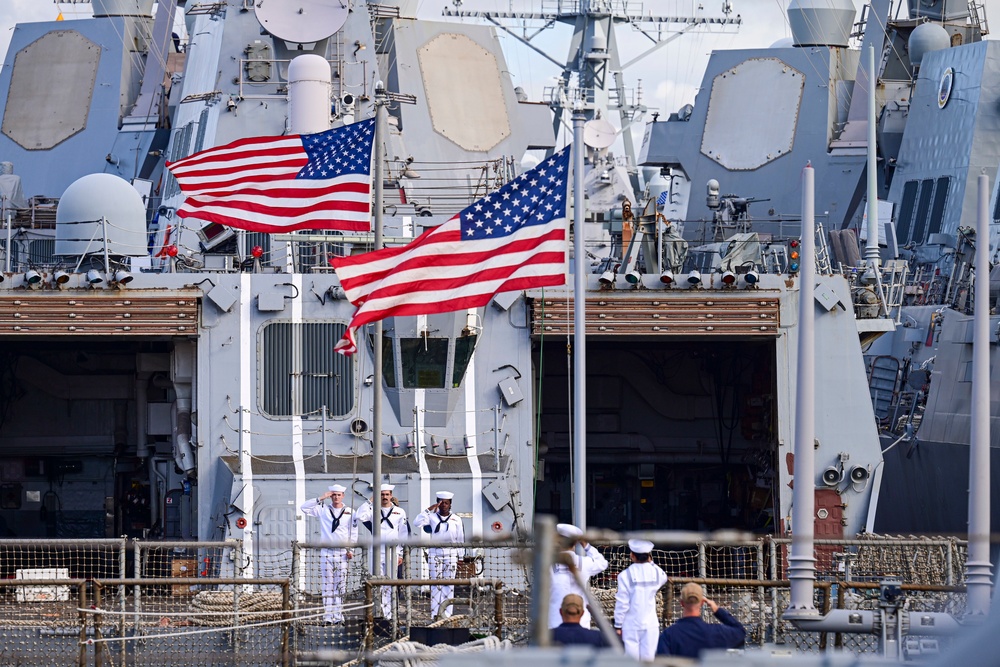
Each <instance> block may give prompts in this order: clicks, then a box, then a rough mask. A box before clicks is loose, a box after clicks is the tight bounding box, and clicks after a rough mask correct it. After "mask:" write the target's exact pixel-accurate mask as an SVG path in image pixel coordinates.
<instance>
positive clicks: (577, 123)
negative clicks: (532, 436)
mask: <svg viewBox="0 0 1000 667" xmlns="http://www.w3.org/2000/svg"><path fill="white" fill-rule="evenodd" d="M583 122H584V115H583V112H582V111H580V110H578V111H577V112H576V113H574V114H573V149H572V150H573V255H574V257H573V348H574V350H573V352H574V354H573V478H572V489H571V494H572V498H573V523H574V524H576V525H577V526H579V527H580V528H586V527H587V331H586V321H587V318H586V314H587V312H586V303H587V266H586V258H587V252H586V249H585V248H584V236H585V234H584V233H583V224H584V223H583V207H584V202H583V150H584V149H583Z"/></svg>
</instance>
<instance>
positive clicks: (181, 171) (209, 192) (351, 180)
mask: <svg viewBox="0 0 1000 667" xmlns="http://www.w3.org/2000/svg"><path fill="white" fill-rule="evenodd" d="M374 138H375V120H374V119H371V120H365V121H361V122H358V123H354V124H353V125H345V126H344V127H340V128H337V129H334V130H328V131H326V132H319V133H317V134H290V135H287V136H282V137H252V138H248V139H240V140H238V141H234V142H232V143H230V144H226V145H225V146H216V147H215V148H209V149H207V150H204V151H200V152H198V153H195V154H194V155H191V156H189V157H186V158H183V159H181V160H177V161H176V162H168V163H167V169H169V170H170V172H171V173H172V174H173V175H174V178H176V179H177V184H178V185H179V186H180V188H181V192H183V193H184V195H185V196H186V199H185V200H184V203H183V204H182V205H181V207H180V208H179V209H178V210H177V215H179V216H180V217H182V218H187V217H191V218H197V219H199V220H205V221H207V222H217V223H219V224H222V225H226V226H229V227H238V228H240V229H248V230H251V231H255V232H290V231H294V230H296V229H339V230H341V231H368V230H369V229H371V162H372V145H373V140H374Z"/></svg>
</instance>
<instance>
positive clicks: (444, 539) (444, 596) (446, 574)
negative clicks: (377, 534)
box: [413, 491, 465, 618]
mask: <svg viewBox="0 0 1000 667" xmlns="http://www.w3.org/2000/svg"><path fill="white" fill-rule="evenodd" d="M436 495H437V502H436V503H434V504H433V505H431V506H430V507H428V508H427V509H425V510H424V511H423V512H421V513H420V514H418V515H417V516H416V517H414V519H413V527H414V528H417V529H420V530H422V531H423V532H424V533H426V534H427V535H428V536H429V537H430V540H431V542H436V543H438V544H462V543H463V542H465V527H464V526H463V525H462V519H461V518H459V517H458V516H457V515H455V514H452V513H451V501H452V499H453V498H454V497H455V494H454V493H452V492H451V491H438V492H437V494H436ZM461 551H462V549H460V548H457V547H435V548H433V549H428V550H427V556H428V561H429V566H430V575H431V579H454V578H455V575H456V573H457V572H458V558H459V556H460V555H461ZM454 597H455V587H454V586H431V617H433V618H438V615H439V612H440V616H441V617H442V618H447V617H449V616H451V605H450V604H449V605H447V606H446V607H444V608H443V609H442V606H443V605H444V603H445V602H446V601H448V600H451V599H452V598H454Z"/></svg>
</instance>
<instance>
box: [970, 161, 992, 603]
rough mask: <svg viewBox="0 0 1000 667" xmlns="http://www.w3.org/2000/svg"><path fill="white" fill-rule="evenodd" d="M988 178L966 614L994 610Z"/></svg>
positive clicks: (982, 204) (979, 256) (982, 197)
mask: <svg viewBox="0 0 1000 667" xmlns="http://www.w3.org/2000/svg"><path fill="white" fill-rule="evenodd" d="M989 187H990V183H989V178H988V177H987V176H986V175H985V174H981V175H980V176H979V193H978V194H979V199H978V202H977V203H978V206H977V216H976V222H977V225H976V284H975V288H976V293H975V306H976V308H975V314H974V315H973V337H972V429H971V430H972V432H971V434H970V443H969V444H970V447H969V558H968V560H967V561H966V564H965V569H966V582H967V584H966V586H967V588H968V592H969V600H968V606H967V607H966V613H968V614H981V615H983V616H985V615H986V614H987V613H989V610H990V569H991V568H990V264H989V247H990V221H989V196H990V190H989Z"/></svg>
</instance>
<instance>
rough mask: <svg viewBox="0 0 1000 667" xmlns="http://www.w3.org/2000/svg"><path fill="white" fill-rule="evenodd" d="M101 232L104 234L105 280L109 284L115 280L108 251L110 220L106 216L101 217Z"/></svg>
mask: <svg viewBox="0 0 1000 667" xmlns="http://www.w3.org/2000/svg"><path fill="white" fill-rule="evenodd" d="M101 232H102V233H103V234H104V273H105V274H106V275H105V276H104V279H105V280H107V281H108V282H109V283H110V282H111V281H112V280H114V277H113V276H112V275H110V274H111V258H110V257H109V253H110V251H109V249H108V219H107V218H106V217H105V216H103V215H102V216H101Z"/></svg>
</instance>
